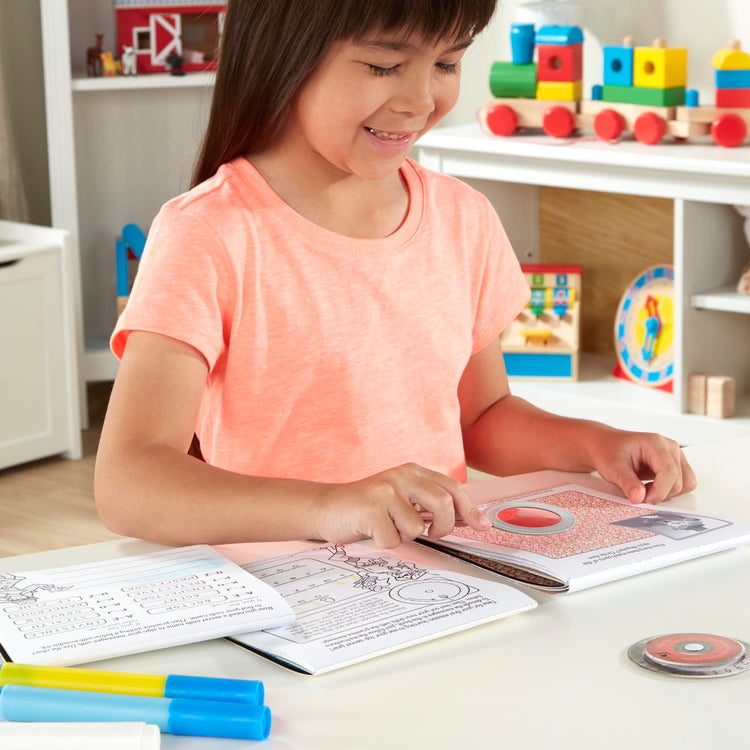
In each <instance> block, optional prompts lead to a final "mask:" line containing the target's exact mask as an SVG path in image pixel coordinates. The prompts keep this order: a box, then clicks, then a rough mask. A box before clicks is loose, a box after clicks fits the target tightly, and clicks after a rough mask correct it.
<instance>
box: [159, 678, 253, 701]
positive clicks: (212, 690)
mask: <svg viewBox="0 0 750 750" xmlns="http://www.w3.org/2000/svg"><path fill="white" fill-rule="evenodd" d="M164 697H165V698H190V699H197V700H206V701H230V702H232V703H250V704H253V705H256V706H262V705H263V701H264V699H265V690H264V688H263V683H262V682H260V681H259V680H229V679H226V678H224V677H192V676H188V675H181V674H171V675H169V676H168V677H167V679H166V681H165V683H164Z"/></svg>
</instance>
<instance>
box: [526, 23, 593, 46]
mask: <svg viewBox="0 0 750 750" xmlns="http://www.w3.org/2000/svg"><path fill="white" fill-rule="evenodd" d="M582 42H583V32H582V31H581V29H580V27H578V26H542V28H541V29H539V31H537V32H536V43H537V44H581V43H582Z"/></svg>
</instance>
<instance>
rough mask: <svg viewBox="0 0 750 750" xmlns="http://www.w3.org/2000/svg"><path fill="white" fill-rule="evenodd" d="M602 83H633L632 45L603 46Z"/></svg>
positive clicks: (622, 84) (609, 84)
mask: <svg viewBox="0 0 750 750" xmlns="http://www.w3.org/2000/svg"><path fill="white" fill-rule="evenodd" d="M604 85H605V86H632V85H633V47H616V46H614V45H609V46H605V47H604Z"/></svg>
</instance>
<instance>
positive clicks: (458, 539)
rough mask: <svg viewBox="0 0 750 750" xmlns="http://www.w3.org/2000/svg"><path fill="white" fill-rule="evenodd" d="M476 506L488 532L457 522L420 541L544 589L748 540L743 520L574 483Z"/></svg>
mask: <svg viewBox="0 0 750 750" xmlns="http://www.w3.org/2000/svg"><path fill="white" fill-rule="evenodd" d="M483 490H484V488H483ZM483 500H485V498H484V497H483ZM477 508H479V510H481V511H482V512H483V513H484V514H485V515H486V516H487V518H489V520H490V521H491V523H492V528H490V529H489V530H487V531H477V530H475V529H472V528H470V527H456V528H455V529H454V530H453V532H452V533H451V534H450V535H448V536H446V537H444V538H443V539H440V540H435V541H432V540H425V539H422V540H420V541H423V542H424V543H425V544H429V545H430V546H434V547H437V548H439V549H444V550H445V551H448V552H454V553H460V555H461V557H462V559H470V560H473V561H474V562H476V563H477V564H480V565H484V566H485V567H488V568H490V569H494V570H497V572H499V573H501V574H503V575H506V576H509V577H513V578H514V579H516V580H518V581H521V582H523V583H527V584H529V585H532V586H535V587H537V588H545V589H557V590H574V589H578V588H586V587H588V586H593V585H597V584H599V583H604V582H606V581H611V580H615V579H617V578H623V577H625V576H629V575H636V574H638V573H641V572H644V571H646V570H652V569H655V568H659V567H663V566H666V565H671V564H673V563H676V562H680V561H682V560H687V559H691V558H695V557H700V556H702V555H706V554H709V553H711V552H715V551H719V550H722V549H728V548H731V547H734V546H737V545H738V544H741V543H743V542H747V541H748V540H750V527H748V526H747V525H746V524H738V523H735V522H733V521H731V520H729V519H727V518H721V517H718V516H708V515H706V514H703V513H697V512H695V511H692V510H689V509H681V508H679V507H677V506H676V505H673V504H672V503H671V502H670V503H665V504H662V505H658V506H657V505H647V504H645V503H644V504H640V505H634V504H632V503H630V502H629V501H628V500H626V499H624V498H622V497H617V496H615V495H611V494H608V493H606V492H601V491H599V490H595V489H592V488H589V487H583V486H580V485H576V484H567V485H560V486H558V487H552V488H548V489H545V490H539V491H535V492H529V493H525V494H523V495H516V496H514V497H498V498H497V499H496V500H489V501H484V502H482V503H481V504H478V505H477ZM488 561H489V562H490V563H492V564H488ZM498 563H499V565H498ZM514 568H516V569H517V570H515V571H514ZM538 576H541V577H542V578H546V579H547V582H546V583H545V582H543V581H542V580H541V579H538V580H537V577H538Z"/></svg>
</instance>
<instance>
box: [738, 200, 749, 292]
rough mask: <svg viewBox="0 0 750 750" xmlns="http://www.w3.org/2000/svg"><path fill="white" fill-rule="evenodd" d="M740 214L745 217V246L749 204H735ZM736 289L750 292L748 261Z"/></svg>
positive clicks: (747, 234)
mask: <svg viewBox="0 0 750 750" xmlns="http://www.w3.org/2000/svg"><path fill="white" fill-rule="evenodd" d="M735 208H736V209H737V212H738V213H739V214H740V216H743V217H744V218H745V238H746V239H747V246H748V247H750V206H735ZM737 291H738V292H739V293H740V294H750V263H748V264H747V265H746V266H745V267H744V268H743V269H742V273H741V274H740V280H739V281H738V282H737Z"/></svg>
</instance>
